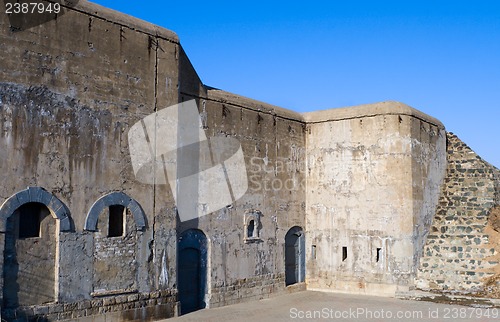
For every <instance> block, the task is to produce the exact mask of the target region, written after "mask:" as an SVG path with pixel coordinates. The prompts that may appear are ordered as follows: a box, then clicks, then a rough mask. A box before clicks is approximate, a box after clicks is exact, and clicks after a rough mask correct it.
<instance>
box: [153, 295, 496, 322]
mask: <svg viewBox="0 0 500 322" xmlns="http://www.w3.org/2000/svg"><path fill="white" fill-rule="evenodd" d="M302 320H304V321H360V322H363V321H370V322H372V321H405V322H410V321H418V322H425V321H429V322H430V321H499V320H500V309H497V308H474V307H469V306H460V305H449V304H438V303H431V302H424V301H407V300H399V299H394V298H384V297H374V296H366V295H351V294H340V293H323V292H313V291H305V292H298V293H293V294H287V295H282V296H277V297H273V298H270V299H265V300H260V301H253V302H248V303H240V304H235V305H229V306H225V307H220V308H214V309H205V310H201V311H196V312H193V313H190V314H186V315H183V316H181V317H177V318H172V319H168V320H163V322H167V321H168V322H177V321H183V322H184V321H207V322H209V321H217V322H219V321H238V322H244V321H252V322H253V321H261V322H264V321H302Z"/></svg>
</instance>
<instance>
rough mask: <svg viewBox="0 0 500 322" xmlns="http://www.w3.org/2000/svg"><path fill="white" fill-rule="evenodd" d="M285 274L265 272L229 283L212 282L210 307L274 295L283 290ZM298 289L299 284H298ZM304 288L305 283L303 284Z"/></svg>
mask: <svg viewBox="0 0 500 322" xmlns="http://www.w3.org/2000/svg"><path fill="white" fill-rule="evenodd" d="M287 289H290V291H292V288H290V287H288V288H285V274H282V273H281V274H266V275H259V276H254V277H250V278H244V279H239V280H235V281H233V282H232V283H231V284H230V285H223V283H213V285H212V291H211V299H210V305H211V307H219V306H224V305H231V304H236V303H241V302H245V301H250V300H260V299H264V298H269V297H271V296H276V295H277V294H280V293H282V292H284V291H285V290H287ZM299 289H300V284H299ZM303 289H305V284H303Z"/></svg>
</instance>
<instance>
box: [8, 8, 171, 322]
mask: <svg viewBox="0 0 500 322" xmlns="http://www.w3.org/2000/svg"><path fill="white" fill-rule="evenodd" d="M0 43H1V44H2V45H1V52H2V54H1V55H2V62H1V63H0V113H1V115H2V122H1V133H0V146H1V148H2V153H1V154H0V158H1V162H0V172H2V173H3V179H4V180H3V181H4V184H2V186H1V187H0V197H1V198H2V199H3V200H5V199H7V198H8V197H9V196H11V195H13V194H15V193H16V192H18V191H21V190H23V189H25V188H26V187H27V186H38V187H44V188H46V189H47V190H49V192H51V193H52V194H54V195H55V196H57V197H58V198H60V199H61V200H62V201H63V202H64V203H65V204H66V206H67V207H68V209H70V211H71V219H72V221H73V231H70V232H63V233H61V235H60V238H59V237H58V238H59V239H58V240H59V243H58V244H57V245H56V246H57V253H56V254H55V256H56V258H57V259H58V263H57V264H56V265H55V266H54V265H53V269H55V270H56V271H55V274H56V276H57V277H58V278H57V279H56V284H55V285H54V288H55V289H56V290H57V300H58V301H59V302H61V303H80V302H81V301H82V300H89V301H90V300H91V299H92V295H91V294H92V292H93V291H94V289H96V288H97V289H100V288H107V289H108V290H110V289H116V288H118V287H122V286H124V285H128V283H130V282H129V276H128V274H118V275H117V276H115V277H114V279H113V280H114V282H112V281H107V282H102V283H97V282H98V281H99V274H101V273H100V270H101V269H100V268H99V267H100V264H99V260H98V257H95V258H94V256H93V249H96V247H97V246H99V245H101V246H102V245H103V244H102V243H99V237H98V236H97V233H91V232H85V231H83V227H84V222H85V218H86V215H87V212H88V211H89V209H90V207H91V206H92V203H93V202H95V201H96V200H97V199H99V198H100V197H101V196H103V195H105V194H107V193H109V192H112V191H124V192H126V193H127V194H128V195H130V196H131V197H133V198H134V199H135V200H137V201H138V202H139V203H140V204H141V205H142V207H143V209H144V212H145V214H146V216H147V222H148V223H150V225H149V226H148V227H147V228H146V229H145V230H144V231H142V232H137V234H138V235H140V236H142V237H140V238H139V237H138V238H137V241H138V242H137V243H134V245H133V246H132V243H129V244H125V245H121V247H122V248H124V249H123V251H126V252H128V251H133V252H136V254H138V256H137V257H136V258H135V259H132V257H129V258H127V259H126V260H123V261H117V262H116V265H118V266H120V267H119V270H121V271H122V272H124V271H126V272H130V267H131V266H132V267H133V266H134V265H135V266H136V267H137V268H136V271H137V274H136V275H137V279H136V281H135V282H133V283H132V284H133V288H134V289H136V291H137V292H140V293H141V294H142V293H146V294H149V292H153V291H155V290H158V289H160V288H159V287H158V284H159V282H158V280H159V274H158V272H159V271H160V269H159V268H158V267H159V265H160V263H161V260H159V259H158V257H159V256H158V255H159V254H161V253H162V252H161V250H162V249H163V247H162V245H160V246H157V245H156V244H155V243H154V232H155V229H158V227H157V226H156V227H155V225H154V217H155V212H158V213H160V212H166V211H167V209H172V208H173V202H172V200H171V198H170V199H169V196H168V194H164V196H165V198H164V199H162V200H161V202H158V200H156V201H155V187H154V186H152V185H145V184H141V183H140V182H137V181H136V180H135V177H134V173H133V171H132V166H131V164H130V157H129V151H128V142H127V132H128V128H129V127H130V126H132V125H133V124H134V123H136V122H137V121H139V120H140V119H141V118H143V117H144V116H146V115H149V114H151V113H153V112H154V111H155V110H157V109H158V108H159V107H161V106H169V105H172V104H175V103H177V101H178V89H177V83H178V72H179V69H178V55H177V53H178V52H179V48H180V47H179V44H178V40H177V37H176V35H175V34H173V33H172V32H169V31H167V30H163V29H159V28H157V27H155V26H153V25H150V24H147V23H144V22H140V21H138V20H136V19H130V18H128V17H126V16H124V15H121V14H117V13H115V12H112V11H110V10H107V9H104V8H102V7H100V6H96V5H93V4H90V3H87V2H81V3H80V4H79V5H78V6H77V7H76V10H73V9H70V10H68V12H67V13H65V14H64V15H62V16H60V17H58V19H57V20H52V21H48V22H47V23H45V24H42V25H39V26H36V27H33V28H31V29H28V30H25V31H21V32H13V31H12V30H11V29H10V27H9V21H8V19H7V16H6V15H5V14H1V15H0ZM166 84H169V85H170V86H166ZM160 101H161V106H160V104H159V102H160ZM103 220H104V218H103ZM161 229H162V230H164V231H170V234H171V235H174V236H175V221H166V222H165V223H163V225H162V228H161ZM54 237H55V236H54ZM159 244H160V243H159ZM108 246H110V245H106V248H108ZM156 248H158V249H159V251H157V249H156ZM105 251H106V250H103V252H105ZM107 251H108V252H109V251H110V249H109V248H108V249H107ZM168 252H169V254H170V256H169V260H170V261H172V262H169V263H168V264H169V265H170V270H174V269H175V246H174V247H170V248H168ZM122 259H124V258H122ZM139 259H140V261H139ZM143 259H144V260H143ZM135 262H137V263H135ZM131 271H134V270H131ZM96 273H97V275H96ZM96 276H97V278H96ZM94 281H95V282H96V285H93V283H94ZM101 281H102V280H101ZM174 285H175V280H170V281H169V283H168V284H165V285H162V288H161V289H165V290H166V292H167V293H165V294H169V295H168V296H173V299H172V300H168V299H166V300H165V301H168V302H169V303H170V302H171V303H170V304H168V305H169V306H168V309H167V310H163V312H164V313H165V314H166V315H164V316H165V317H166V316H171V315H173V314H174V306H175V301H176V292H175V289H174ZM123 303H125V302H122V303H121V304H123ZM121 304H120V305H121ZM149 304H150V303H148V302H147V301H146V302H144V303H140V304H138V305H137V306H136V307H138V308H141V310H142V308H144V307H147V306H148V305H149ZM78 305H80V304H78ZM78 305H76V304H75V306H74V307H73V308H72V307H71V306H57V308H55V309H54V308H52V307H51V308H50V309H49V306H47V308H46V310H48V311H51V313H57V314H62V315H61V316H60V318H63V317H67V318H71V314H72V313H71V311H73V310H75V311H76V308H77V307H79V306H78ZM134 305H135V304H133V303H132V306H129V307H127V309H131V308H134ZM151 305H153V304H152V303H151ZM86 309H87V308H85V309H81V310H80V311H79V313H78V314H77V315H78V316H80V315H85V314H87V313H88V314H91V313H92V312H90V311H89V312H86ZM118 309H124V307H123V306H117V309H116V310H118ZM53 310H55V311H54V312H53ZM68 310H71V311H70V312H67V311H68ZM41 312H45V309H42V311H41ZM45 313H46V312H45ZM99 313H100V312H99ZM68 314H69V315H68ZM56 316H57V315H56ZM52 317H53V315H52ZM73 317H74V316H73ZM158 317H160V316H158Z"/></svg>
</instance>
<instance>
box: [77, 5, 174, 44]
mask: <svg viewBox="0 0 500 322" xmlns="http://www.w3.org/2000/svg"><path fill="white" fill-rule="evenodd" d="M68 9H69V10H75V11H80V12H83V13H86V14H88V15H90V16H94V17H97V18H101V19H103V20H106V21H109V22H112V23H116V24H119V25H123V26H124V27H128V28H130V29H132V30H136V31H139V32H143V33H146V34H149V35H152V36H157V37H160V38H164V39H166V40H169V41H171V42H174V43H179V37H178V36H177V34H176V33H175V32H173V31H171V30H168V29H166V28H163V27H160V26H157V25H155V24H152V23H149V22H147V21H144V20H141V19H139V18H135V17H132V16H130V15H127V14H125V13H122V12H119V11H115V10H112V9H109V8H106V7H103V6H101V5H98V4H96V3H93V2H89V1H86V0H82V1H79V2H78V4H77V5H76V6H74V7H71V8H68Z"/></svg>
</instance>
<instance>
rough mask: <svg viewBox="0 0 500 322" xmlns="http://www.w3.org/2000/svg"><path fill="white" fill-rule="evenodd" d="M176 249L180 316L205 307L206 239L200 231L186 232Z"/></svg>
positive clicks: (190, 230)
mask: <svg viewBox="0 0 500 322" xmlns="http://www.w3.org/2000/svg"><path fill="white" fill-rule="evenodd" d="M177 249H178V258H177V289H178V291H179V301H180V302H181V314H186V313H190V312H193V311H196V310H199V309H203V308H205V307H206V303H205V291H206V284H207V237H206V236H205V234H204V233H203V232H202V231H201V230H198V229H189V230H186V231H185V232H183V233H182V234H181V235H180V237H179V240H178V246H177Z"/></svg>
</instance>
